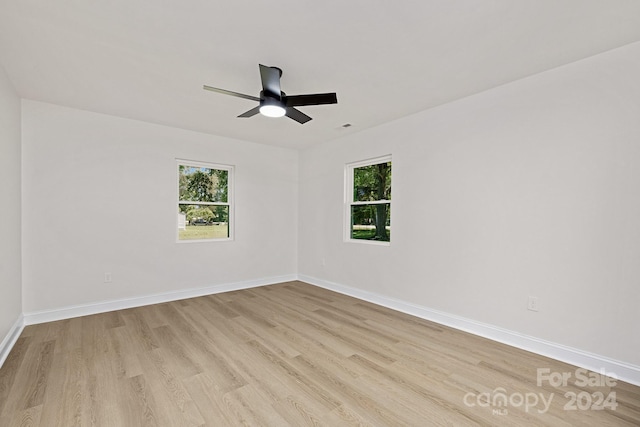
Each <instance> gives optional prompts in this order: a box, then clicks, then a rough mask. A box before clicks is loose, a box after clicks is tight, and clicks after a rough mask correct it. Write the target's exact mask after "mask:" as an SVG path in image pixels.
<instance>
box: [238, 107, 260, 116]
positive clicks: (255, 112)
mask: <svg viewBox="0 0 640 427" xmlns="http://www.w3.org/2000/svg"><path fill="white" fill-rule="evenodd" d="M259 112H260V106H259V105H258V106H257V107H255V108H252V109H251V110H249V111H247V112H245V113H242V114H240V115H239V116H238V117H253V116H255V115H256V114H258V113H259Z"/></svg>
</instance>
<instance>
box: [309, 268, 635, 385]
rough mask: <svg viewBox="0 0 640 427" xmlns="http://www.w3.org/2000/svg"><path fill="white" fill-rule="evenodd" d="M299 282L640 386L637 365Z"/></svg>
mask: <svg viewBox="0 0 640 427" xmlns="http://www.w3.org/2000/svg"><path fill="white" fill-rule="evenodd" d="M298 280H300V281H303V282H306V283H309V284H312V285H314V286H319V287H321V288H325V289H329V290H332V291H335V292H339V293H341V294H345V295H349V296H352V297H355V298H358V299H361V300H364V301H369V302H371V303H374V304H377V305H381V306H383V307H387V308H391V309H393V310H397V311H400V312H403V313H407V314H411V315H413V316H416V317H420V318H422V319H426V320H430V321H433V322H436V323H439V324H441V325H445V326H449V327H452V328H455V329H459V330H461V331H465V332H469V333H471V334H474V335H478V336H481V337H484V338H488V339H491V340H493V341H498V342H501V343H503V344H507V345H510V346H512V347H516V348H520V349H522V350H527V351H530V352H532V353H536V354H539V355H542V356H546V357H549V358H551V359H555V360H559V361H561V362H565V363H569V364H571V365H574V366H578V367H580V368H585V369H589V370H591V371H594V372H606V373H607V374H611V375H612V376H615V377H616V378H618V379H619V380H621V381H625V382H628V383H631V384H634V385H637V386H640V366H636V365H632V364H629V363H626V362H622V361H619V360H614V359H610V358H608V357H604V356H600V355H597V354H593V353H589V352H586V351H583V350H580V349H576V348H571V347H567V346H564V345H561V344H557V343H554V342H550V341H545V340H542V339H539V338H535V337H532V336H528V335H524V334H521V333H519V332H514V331H510V330H508V329H504V328H500V327H497V326H494V325H490V324H487V323H482V322H477V321H475V320H470V319H466V318H464V317H460V316H456V315H453V314H449V313H444V312H441V311H438V310H433V309H430V308H428V307H423V306H419V305H416V304H412V303H409V302H406V301H401V300H397V299H394V298H389V297H386V296H384V295H379V294H376V293H373V292H368V291H363V290H361V289H356V288H352V287H349V286H345V285H341V284H337V283H333V282H329V281H326V280H322V279H318V278H316V277H311V276H306V275H298Z"/></svg>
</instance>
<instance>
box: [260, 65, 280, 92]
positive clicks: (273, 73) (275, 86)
mask: <svg viewBox="0 0 640 427" xmlns="http://www.w3.org/2000/svg"><path fill="white" fill-rule="evenodd" d="M259 65H260V79H261V80H262V89H263V90H264V92H265V94H269V95H271V96H273V97H277V98H278V99H280V97H281V96H282V90H281V89H280V76H281V75H282V70H280V68H277V67H267V66H266V65H262V64H259Z"/></svg>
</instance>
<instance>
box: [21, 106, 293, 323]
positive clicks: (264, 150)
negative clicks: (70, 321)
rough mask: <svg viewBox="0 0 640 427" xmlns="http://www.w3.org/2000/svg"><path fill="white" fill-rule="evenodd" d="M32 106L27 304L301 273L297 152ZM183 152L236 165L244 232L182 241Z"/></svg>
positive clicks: (47, 306) (51, 305) (27, 115)
mask: <svg viewBox="0 0 640 427" xmlns="http://www.w3.org/2000/svg"><path fill="white" fill-rule="evenodd" d="M22 115H23V116H22V117H23V163H24V169H23V224H24V227H23V245H24V246H23V249H24V257H23V264H24V269H23V283H24V285H23V293H24V311H25V313H32V312H39V311H43V310H52V309H57V308H61V307H68V306H73V305H82V304H91V303H95V302H100V301H110V300H119V299H127V298H133V297H139V296H146V295H152V294H158V293H163V292H174V291H180V290H185V289H194V288H200V287H208V286H215V285H224V284H229V283H238V282H244V281H251V280H257V279H260V280H263V279H269V278H272V277H273V278H277V277H280V276H282V275H294V274H295V272H296V268H297V229H296V224H297V205H298V202H297V161H298V154H297V152H295V151H292V150H286V149H280V148H273V147H267V146H264V145H259V144H253V143H249V142H243V141H237V140H232V139H228V138H222V137H215V136H211V135H205V134H200V133H195V132H189V131H184V130H180V129H175V128H170V127H163V126H158V125H153V124H149V123H143V122H138V121H133V120H126V119H121V118H117V117H113V116H107V115H101V114H95V113H89V112H85V111H79V110H74V109H69V108H63V107H59V106H55V105H51V104H45V103H39V102H34V101H26V100H25V101H23V110H22ZM176 158H181V159H190V160H199V161H206V162H214V163H222V164H231V165H235V166H236V170H235V186H236V206H235V209H236V213H235V240H234V241H231V242H208V243H176V209H177V208H176V198H177V194H176V193H177V184H176V179H177V178H176V161H175V159H176ZM105 272H109V273H111V274H112V279H113V282H112V283H110V284H105V283H103V281H104V273H105Z"/></svg>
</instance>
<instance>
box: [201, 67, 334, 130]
mask: <svg viewBox="0 0 640 427" xmlns="http://www.w3.org/2000/svg"><path fill="white" fill-rule="evenodd" d="M259 65H260V79H261V80H262V90H261V91H260V97H257V96H251V95H245V94H243V93H238V92H232V91H230V90H225V89H219V88H217V87H211V86H207V85H204V86H203V88H204V89H206V90H210V91H213V92H218V93H223V94H225V95H231V96H236V97H238V98H244V99H250V100H252V101H258V102H259V103H260V105H258V106H257V107H255V108H252V109H251V110H249V111H247V112H245V113H242V114H240V115H239V116H238V117H252V116H255V115H256V114H258V113H260V114H262V115H264V116H267V117H282V116H287V117H289V118H291V119H293V120H295V121H296V122H298V123H300V124H305V123H307V122H308V121H309V120H311V117H309V116H307V115H306V114H304V113H303V112H302V111H300V110H297V109H296V108H295V107H302V106H305V105H321V104H337V103H338V97H337V96H336V94H335V93H315V94H308V95H291V96H288V95H287V94H285V93H284V92H282V90H281V89H280V77H282V70H281V69H280V68H278V67H267V66H266V65H262V64H259Z"/></svg>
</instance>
